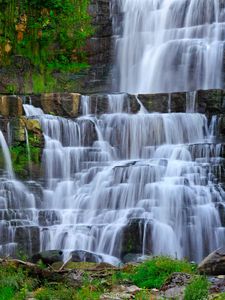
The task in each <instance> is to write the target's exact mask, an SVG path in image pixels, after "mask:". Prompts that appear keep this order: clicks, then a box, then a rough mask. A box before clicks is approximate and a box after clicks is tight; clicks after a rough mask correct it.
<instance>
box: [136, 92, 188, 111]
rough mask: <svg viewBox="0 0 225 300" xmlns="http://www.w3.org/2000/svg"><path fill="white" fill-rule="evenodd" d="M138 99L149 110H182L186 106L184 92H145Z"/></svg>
mask: <svg viewBox="0 0 225 300" xmlns="http://www.w3.org/2000/svg"><path fill="white" fill-rule="evenodd" d="M138 99H139V100H140V101H141V102H142V104H143V105H144V107H145V108H146V109H147V110H148V111H149V112H160V113H167V112H168V111H169V110H170V111H171V112H184V111H185V107H186V93H172V94H149V95H148V94H146V95H138Z"/></svg>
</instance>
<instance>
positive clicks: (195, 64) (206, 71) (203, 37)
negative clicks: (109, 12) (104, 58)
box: [112, 0, 225, 93]
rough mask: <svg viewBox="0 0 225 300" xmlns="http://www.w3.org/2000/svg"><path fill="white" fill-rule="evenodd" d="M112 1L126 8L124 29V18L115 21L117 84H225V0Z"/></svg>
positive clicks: (169, 87)
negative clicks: (224, 72)
mask: <svg viewBox="0 0 225 300" xmlns="http://www.w3.org/2000/svg"><path fill="white" fill-rule="evenodd" d="M112 3H113V6H119V10H120V12H121V13H122V14H123V21H122V30H121V31H122V33H121V34H119V33H118V31H119V30H118V27H119V26H121V25H120V23H119V24H118V21H117V22H114V23H113V24H114V32H115V34H116V35H117V39H116V50H117V60H116V77H118V78H119V83H118V84H117V90H119V91H123V92H129V93H158V92H175V91H194V90H199V89H213V88H222V87H224V80H223V79H224V78H223V69H224V43H225V42H224V37H225V4H224V1H220V0H123V1H119V2H118V1H115V0H114V1H113V0H112ZM119 28H120V27H119Z"/></svg>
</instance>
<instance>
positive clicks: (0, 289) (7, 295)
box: [0, 286, 15, 300]
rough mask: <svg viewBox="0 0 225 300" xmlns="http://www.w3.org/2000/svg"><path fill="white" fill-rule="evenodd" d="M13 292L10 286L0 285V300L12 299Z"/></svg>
mask: <svg viewBox="0 0 225 300" xmlns="http://www.w3.org/2000/svg"><path fill="white" fill-rule="evenodd" d="M14 294H15V292H14V289H13V288H11V287H10V286H0V295H1V298H0V299H1V300H11V299H13V296H14Z"/></svg>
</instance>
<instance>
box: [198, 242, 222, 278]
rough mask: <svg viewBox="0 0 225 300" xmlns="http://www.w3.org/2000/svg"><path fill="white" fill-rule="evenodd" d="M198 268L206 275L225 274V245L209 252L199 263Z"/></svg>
mask: <svg viewBox="0 0 225 300" xmlns="http://www.w3.org/2000/svg"><path fill="white" fill-rule="evenodd" d="M198 270H199V272H200V273H201V274H205V275H225V247H222V248H219V249H217V250H216V251H214V252H212V253H211V254H209V255H208V256H207V257H206V258H205V259H204V260H203V261H202V262H201V263H200V264H199V267H198Z"/></svg>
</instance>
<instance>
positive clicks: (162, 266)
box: [122, 257, 196, 289]
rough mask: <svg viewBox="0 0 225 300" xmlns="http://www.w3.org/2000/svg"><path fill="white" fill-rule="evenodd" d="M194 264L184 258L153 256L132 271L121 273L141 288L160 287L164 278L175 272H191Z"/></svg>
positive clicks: (194, 267)
mask: <svg viewBox="0 0 225 300" xmlns="http://www.w3.org/2000/svg"><path fill="white" fill-rule="evenodd" d="M195 270H196V266H195V265H192V264H190V263H189V262H187V261H184V260H174V259H172V258H169V257H155V258H153V259H152V260H149V261H146V262H144V263H142V264H140V265H139V266H137V267H136V268H135V269H134V270H133V272H130V271H128V272H127V273H123V274H122V277H124V278H127V279H129V280H130V281H131V282H132V283H134V284H136V285H137V286H139V287H141V288H148V289H151V288H160V287H161V286H162V285H163V283H164V282H165V280H166V279H167V278H168V277H169V276H170V275H171V274H172V273H175V272H185V273H190V274H193V273H194V271H195Z"/></svg>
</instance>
